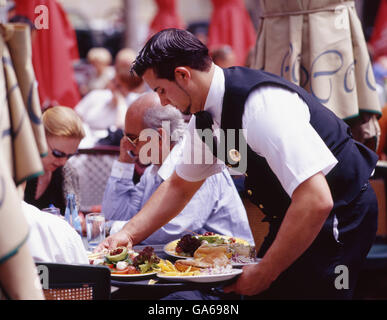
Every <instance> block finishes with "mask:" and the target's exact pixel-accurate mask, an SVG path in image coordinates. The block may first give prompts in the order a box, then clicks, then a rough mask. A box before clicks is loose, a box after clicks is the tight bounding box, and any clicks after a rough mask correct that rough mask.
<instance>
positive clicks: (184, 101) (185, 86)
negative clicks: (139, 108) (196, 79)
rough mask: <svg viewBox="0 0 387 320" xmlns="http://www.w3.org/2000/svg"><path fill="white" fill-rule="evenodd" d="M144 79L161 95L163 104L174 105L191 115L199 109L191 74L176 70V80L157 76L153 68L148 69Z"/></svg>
mask: <svg viewBox="0 0 387 320" xmlns="http://www.w3.org/2000/svg"><path fill="white" fill-rule="evenodd" d="M143 79H144V80H145V82H146V83H147V84H148V85H149V87H150V88H152V90H153V91H154V92H156V93H157V94H158V95H159V97H160V101H161V104H162V105H163V106H165V105H168V104H170V105H172V106H174V107H175V108H177V109H179V110H180V111H181V112H182V113H183V114H185V115H189V114H192V113H195V112H196V111H197V110H196V108H195V105H193V101H195V99H193V95H192V93H191V90H190V83H189V82H190V81H191V80H190V78H189V75H187V74H186V73H184V70H183V71H182V72H179V71H177V72H175V80H174V81H170V80H168V79H161V78H158V77H157V76H156V74H155V73H154V71H153V69H148V70H147V71H146V72H145V73H144V75H143Z"/></svg>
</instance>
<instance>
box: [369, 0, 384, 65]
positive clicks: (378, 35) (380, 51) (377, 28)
mask: <svg viewBox="0 0 387 320" xmlns="http://www.w3.org/2000/svg"><path fill="white" fill-rule="evenodd" d="M370 44H371V46H372V48H373V50H374V52H373V58H374V59H375V60H376V59H377V58H378V57H379V56H383V55H387V0H382V1H381V2H380V5H379V9H378V14H377V16H376V20H375V25H374V30H373V31H372V36H371V39H370Z"/></svg>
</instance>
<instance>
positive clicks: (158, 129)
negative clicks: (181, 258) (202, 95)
mask: <svg viewBox="0 0 387 320" xmlns="http://www.w3.org/2000/svg"><path fill="white" fill-rule="evenodd" d="M185 126H186V125H185V123H184V120H183V117H182V115H181V113H180V112H179V111H178V110H177V109H175V108H174V107H172V106H165V107H162V106H161V104H160V99H159V97H158V96H157V94H156V93H154V92H150V93H147V94H145V95H143V96H141V97H139V98H138V99H137V100H136V101H135V102H133V104H132V106H131V107H130V109H129V110H128V111H127V113H126V119H125V136H124V137H123V138H122V139H121V146H120V156H119V158H118V160H117V161H115V162H114V164H113V168H112V172H111V176H110V177H109V180H108V182H107V185H106V189H105V194H104V198H103V202H102V212H104V213H105V217H106V218H107V219H109V220H121V221H116V222H114V223H113V224H112V228H111V230H110V233H111V234H112V233H115V232H117V231H119V230H121V228H122V226H123V225H124V224H125V223H126V221H128V220H130V219H131V218H132V217H133V216H134V215H135V214H136V213H137V212H138V211H140V209H141V208H142V207H143V206H144V204H145V203H146V201H147V200H148V199H149V198H150V197H151V195H152V194H153V192H154V191H155V190H156V189H157V187H158V186H159V185H160V184H161V183H162V182H163V181H165V180H167V179H168V178H169V177H170V176H171V175H172V173H173V172H174V170H175V164H176V163H177V162H178V160H179V158H181V149H182V147H183V145H184V141H182V140H183V139H182V138H183V134H184V130H185ZM146 129H148V130H152V131H153V133H155V137H156V140H157V142H156V143H155V146H156V148H155V149H154V150H152V149H151V152H152V151H157V153H156V154H155V155H153V154H150V157H149V159H142V158H144V157H141V156H140V154H141V151H140V150H141V148H142V147H143V146H145V144H146V143H147V141H140V139H139V136H140V134H141V133H142V132H144V130H146ZM152 131H151V132H152ZM132 155H133V156H132ZM136 161H140V162H141V161H147V162H148V161H152V162H153V164H152V165H151V166H149V167H148V168H147V169H146V170H145V172H144V174H143V175H142V176H141V179H140V182H139V183H138V184H136V185H135V184H134V183H133V173H134V163H135V162H136ZM207 231H208V232H214V233H217V234H224V235H228V236H233V237H239V238H242V239H245V240H247V241H248V242H249V243H250V244H252V245H253V244H254V239H253V235H252V233H251V230H250V226H249V221H248V218H247V214H246V210H245V208H244V206H243V203H242V201H241V199H240V197H239V194H238V192H237V190H236V188H235V186H234V184H233V181H232V179H231V176H230V174H229V173H228V170H227V169H224V170H223V171H222V172H220V173H218V174H215V175H213V176H211V177H209V178H208V179H207V180H206V182H205V183H204V184H203V185H202V187H201V188H200V189H199V190H198V192H197V193H196V194H195V195H194V197H193V198H192V199H191V201H190V202H189V203H188V204H187V205H186V207H185V208H184V209H183V210H182V212H181V213H180V214H179V215H177V216H176V217H175V218H174V219H172V220H171V221H170V222H169V223H168V224H166V225H164V226H163V227H161V228H160V229H159V230H157V231H155V232H154V233H153V234H152V235H150V236H149V237H148V238H146V239H144V240H143V241H142V243H143V244H161V243H168V242H170V241H173V240H176V239H179V238H181V237H182V236H183V235H185V234H187V233H190V232H196V233H199V234H204V233H205V232H207Z"/></svg>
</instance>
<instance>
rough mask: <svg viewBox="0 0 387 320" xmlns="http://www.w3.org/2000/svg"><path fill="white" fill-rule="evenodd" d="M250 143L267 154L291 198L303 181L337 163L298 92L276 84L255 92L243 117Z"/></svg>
mask: <svg viewBox="0 0 387 320" xmlns="http://www.w3.org/2000/svg"><path fill="white" fill-rule="evenodd" d="M242 123H243V128H245V129H246V135H247V137H246V140H247V143H248V145H249V146H250V147H251V148H252V150H254V151H255V152H256V153H257V154H259V155H260V156H262V157H264V158H265V159H266V161H267V162H268V164H269V166H270V168H271V169H272V170H273V172H274V173H275V175H276V176H277V178H278V179H279V181H280V183H281V185H282V187H283V188H284V189H285V191H286V192H287V193H288V195H289V196H290V197H291V196H292V194H293V191H294V190H295V189H296V188H297V186H299V185H300V184H301V183H302V182H304V181H305V180H307V179H308V178H310V177H311V176H313V175H315V174H316V173H318V172H323V173H324V174H325V175H326V174H328V173H329V171H330V170H331V169H332V168H333V167H334V166H335V165H336V164H337V159H336V158H335V157H334V155H333V154H332V152H331V151H330V150H329V148H328V147H327V146H326V144H325V143H324V141H323V140H322V139H321V137H320V136H319V135H318V133H317V132H316V131H315V130H314V128H313V127H312V125H311V124H310V113H309V108H308V106H307V105H306V103H305V102H304V101H303V100H302V99H301V98H300V97H299V96H298V94H297V93H293V92H290V91H288V90H286V89H283V88H280V87H273V86H264V87H260V88H258V89H256V90H255V91H253V92H252V93H251V94H250V95H249V97H248V99H247V100H246V104H245V112H244V115H243V119H242Z"/></svg>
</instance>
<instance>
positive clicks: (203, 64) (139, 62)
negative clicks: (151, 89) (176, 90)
mask: <svg viewBox="0 0 387 320" xmlns="http://www.w3.org/2000/svg"><path fill="white" fill-rule="evenodd" d="M211 63H212V59H211V57H210V55H209V52H208V48H207V47H206V46H205V45H204V44H203V43H202V42H201V41H200V40H199V39H198V38H196V37H195V36H194V35H193V34H192V33H190V32H188V31H186V30H181V29H175V28H170V29H164V30H162V31H160V32H158V33H156V34H155V35H153V36H152V37H151V38H150V39H149V40H148V41H147V43H146V44H145V46H144V47H143V48H142V49H141V51H140V53H139V54H138V56H137V58H136V60H135V61H134V63H133V67H132V70H131V71H132V72H133V71H134V72H135V73H136V74H137V75H138V76H140V77H142V76H143V75H144V73H145V72H146V70H148V69H149V68H152V69H153V70H154V72H155V74H156V76H157V77H158V78H163V79H168V80H170V81H173V80H174V79H175V74H174V71H175V68H176V67H180V66H187V67H190V68H192V69H195V70H199V71H208V70H210V68H211Z"/></svg>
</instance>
